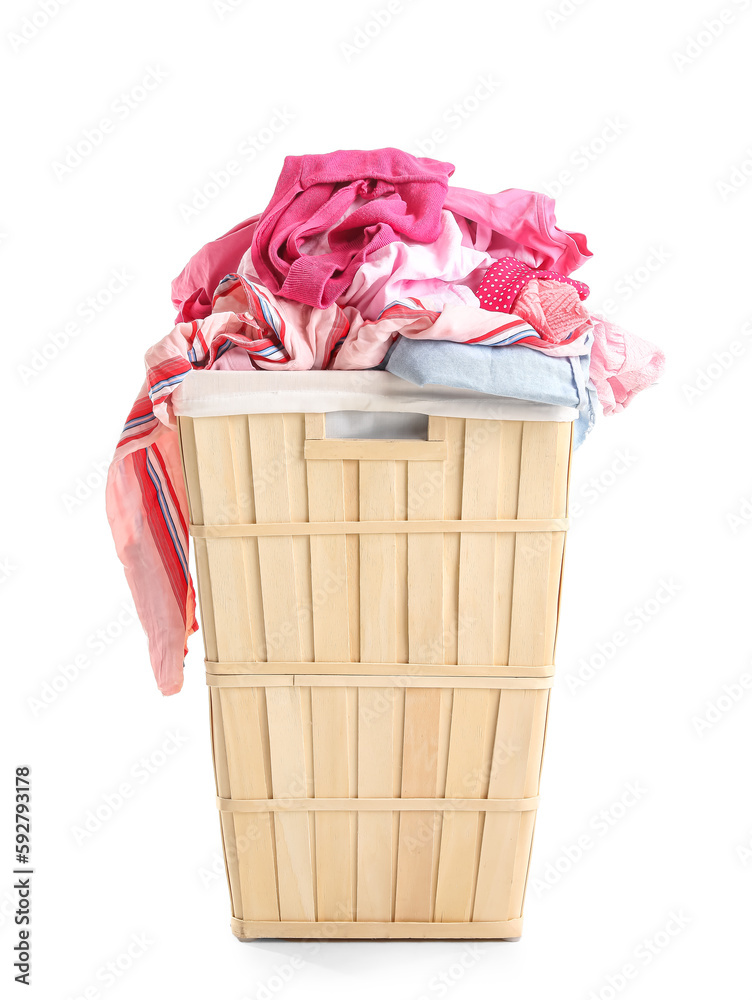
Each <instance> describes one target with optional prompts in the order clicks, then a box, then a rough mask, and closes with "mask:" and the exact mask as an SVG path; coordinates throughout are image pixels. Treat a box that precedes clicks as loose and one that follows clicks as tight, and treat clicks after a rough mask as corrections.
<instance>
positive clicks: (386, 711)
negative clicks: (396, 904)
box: [357, 687, 398, 920]
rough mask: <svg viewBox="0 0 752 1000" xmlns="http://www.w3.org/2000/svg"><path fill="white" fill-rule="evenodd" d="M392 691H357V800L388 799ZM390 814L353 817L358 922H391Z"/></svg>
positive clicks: (392, 732) (374, 689) (390, 772)
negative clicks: (356, 842) (355, 836)
mask: <svg viewBox="0 0 752 1000" xmlns="http://www.w3.org/2000/svg"><path fill="white" fill-rule="evenodd" d="M397 694H398V692H397V691H395V689H394V688H376V687H374V688H362V689H360V690H359V691H358V798H359V799H361V798H364V797H377V798H386V799H390V798H391V796H392V783H393V779H392V773H393V768H394V699H395V696H396V695H397ZM393 826H394V824H393V819H392V814H391V813H390V812H384V813H369V814H365V813H363V814H361V815H359V817H358V872H357V879H358V909H357V918H358V920H391V918H392V895H393V887H392V879H393V870H392V868H393V866H392V834H393Z"/></svg>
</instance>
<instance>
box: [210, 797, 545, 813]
mask: <svg viewBox="0 0 752 1000" xmlns="http://www.w3.org/2000/svg"><path fill="white" fill-rule="evenodd" d="M217 806H218V808H219V809H220V811H221V812H228V813H248V812H250V813H262V812H273V813H275V814H277V815H281V816H292V815H295V814H296V813H303V812H309V813H310V812H313V813H317V812H348V813H362V814H366V813H383V812H387V813H391V812H412V811H415V810H417V811H420V812H435V811H437V810H438V811H443V809H444V808H445V807H447V808H451V809H453V810H456V811H457V812H466V813H478V812H481V813H497V812H532V811H534V810H535V809H537V808H538V796H537V795H534V796H532V797H530V798H526V799H484V798H473V799H467V798H464V799H463V798H459V797H457V796H455V797H454V798H452V799H450V800H447V799H445V798H444V797H443V796H436V797H434V798H432V799H428V798H425V797H423V796H419V797H418V798H412V799H406V798H403V797H401V796H400V797H398V798H385V797H383V796H379V797H377V798H373V797H363V796H352V795H345V796H340V797H332V796H326V797H324V796H320V795H318V796H314V797H313V798H308V799H300V798H283V799H222V798H219V797H217Z"/></svg>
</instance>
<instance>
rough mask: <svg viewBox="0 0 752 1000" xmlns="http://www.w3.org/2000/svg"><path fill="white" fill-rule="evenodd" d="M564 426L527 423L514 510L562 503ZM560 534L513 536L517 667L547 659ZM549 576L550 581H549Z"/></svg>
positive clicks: (537, 513)
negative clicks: (514, 537) (516, 504)
mask: <svg viewBox="0 0 752 1000" xmlns="http://www.w3.org/2000/svg"><path fill="white" fill-rule="evenodd" d="M568 434H571V427H570V426H569V425H568V424H564V425H560V424H556V423H534V422H530V421H528V422H526V423H525V425H524V429H523V434H522V460H521V472H520V491H519V501H518V508H517V509H518V514H519V517H520V518H530V517H541V518H545V517H551V516H553V514H554V512H555V509H556V506H557V504H558V503H564V502H565V494H564V489H562V483H565V482H566V475H567V466H568V455H569V451H568V448H569V438H568V437H567V435H568ZM563 544H564V538H563V535H562V536H561V537H556V536H554V535H552V534H551V533H548V532H543V533H536V534H533V533H526V532H523V533H520V534H518V535H517V536H516V539H515V565H514V590H513V598H512V618H511V628H510V639H509V658H510V660H511V661H512V662H514V663H519V664H521V665H526V664H530V665H533V664H537V663H543V662H544V660H545V662H549V663H550V662H551V659H552V657H553V642H554V636H555V632H556V614H557V606H556V604H557V602H556V600H555V597H556V595H558V589H559V576H560V571H561V556H562V552H563ZM552 576H553V580H552V579H551V578H552Z"/></svg>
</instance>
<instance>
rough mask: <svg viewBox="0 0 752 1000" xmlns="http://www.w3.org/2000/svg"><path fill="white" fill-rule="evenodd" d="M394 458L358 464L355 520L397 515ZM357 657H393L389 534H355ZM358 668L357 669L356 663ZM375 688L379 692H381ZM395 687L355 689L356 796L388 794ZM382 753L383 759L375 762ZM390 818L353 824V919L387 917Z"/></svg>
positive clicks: (392, 542)
mask: <svg viewBox="0 0 752 1000" xmlns="http://www.w3.org/2000/svg"><path fill="white" fill-rule="evenodd" d="M396 490H397V482H396V469H395V463H394V462H361V463H360V466H359V500H360V508H359V511H358V514H359V517H360V519H361V520H364V519H377V518H378V519H384V518H387V519H389V518H394V517H395V516H396V514H397V502H396ZM359 567H360V612H359V620H360V659H361V662H363V663H369V662H379V661H380V660H381V659H382V657H388V658H389V659H390V660H392V661H396V659H397V655H398V643H397V639H396V628H397V544H396V539H395V536H394V535H393V534H392V535H373V536H368V537H365V536H362V537H361V538H360V553H359ZM361 669H362V668H361ZM379 692H381V697H380V696H379ZM389 693H391V694H392V696H393V695H394V691H393V690H392V691H391V692H386V691H385V690H384V689H383V688H371V689H365V688H364V689H361V690H360V691H359V692H358V701H359V709H358V741H359V749H358V795H379V796H380V795H384V796H391V794H392V783H393V777H392V774H393V755H394V709H393V704H387V705H384V703H383V699H384V698H385V697H387V696H388V694H389ZM382 755H383V760H382V759H381V757H382ZM369 758H370V759H369ZM393 854H394V823H393V820H392V816H391V815H389V814H384V815H375V816H362V817H360V818H359V822H358V873H357V874H358V910H357V916H358V920H389V919H391V915H392V894H393V893H392V879H393Z"/></svg>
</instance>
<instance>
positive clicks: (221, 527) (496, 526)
mask: <svg viewBox="0 0 752 1000" xmlns="http://www.w3.org/2000/svg"><path fill="white" fill-rule="evenodd" d="M568 528H569V518H568V517H536V518H507V519H498V518H490V519H488V520H467V521H442V520H437V521H419V520H414V521H275V522H273V523H265V524H191V525H190V533H191V534H192V535H193V537H194V538H253V537H260V536H266V535H273V536H280V535H406V534H417V533H421V534H422V533H430V534H454V533H457V532H460V533H465V532H477V531H482V532H484V533H486V534H497V533H499V532H506V531H513V532H516V533H520V532H531V531H566V530H567V529H568Z"/></svg>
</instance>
